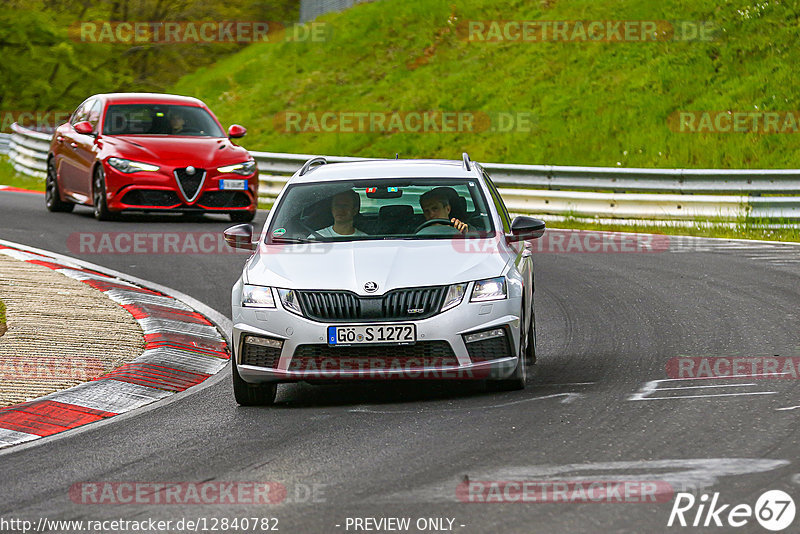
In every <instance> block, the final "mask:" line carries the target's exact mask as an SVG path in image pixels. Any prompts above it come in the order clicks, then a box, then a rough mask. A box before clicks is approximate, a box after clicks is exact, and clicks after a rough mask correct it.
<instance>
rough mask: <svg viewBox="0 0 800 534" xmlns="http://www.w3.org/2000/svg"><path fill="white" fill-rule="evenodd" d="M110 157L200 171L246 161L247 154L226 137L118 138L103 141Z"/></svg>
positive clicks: (119, 136)
mask: <svg viewBox="0 0 800 534" xmlns="http://www.w3.org/2000/svg"><path fill="white" fill-rule="evenodd" d="M101 139H102V143H104V144H105V145H106V146H104V147H103V148H104V151H105V152H106V153H107V154H108V155H109V156H117V157H120V158H126V159H132V160H136V161H142V162H145V163H154V164H156V165H166V166H171V167H185V166H187V165H194V166H195V167H198V168H205V169H208V168H211V167H213V166H220V165H228V164H231V163H239V162H242V161H246V160H247V159H248V158H249V157H250V156H249V155H248V153H247V151H246V150H245V149H244V148H242V147H240V146H236V145H234V144H233V143H231V141H230V140H229V139H228V138H226V137H165V136H145V135H115V136H104V137H102V138H101Z"/></svg>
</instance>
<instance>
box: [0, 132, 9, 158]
mask: <svg viewBox="0 0 800 534" xmlns="http://www.w3.org/2000/svg"><path fill="white" fill-rule="evenodd" d="M9 144H11V134H4V133H0V154H3V155H5V154H8V145H9Z"/></svg>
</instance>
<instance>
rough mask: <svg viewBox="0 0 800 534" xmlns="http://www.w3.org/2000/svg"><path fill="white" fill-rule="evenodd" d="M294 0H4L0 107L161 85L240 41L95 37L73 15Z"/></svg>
mask: <svg viewBox="0 0 800 534" xmlns="http://www.w3.org/2000/svg"><path fill="white" fill-rule="evenodd" d="M297 9H298V7H297V2H296V0H260V1H255V2H254V1H252V0H227V1H226V2H224V3H220V2H215V1H211V0H199V1H197V2H186V1H185V0H116V1H114V2H86V1H82V0H4V1H3V6H2V7H1V8H0V80H2V83H0V110H5V111H33V110H35V111H51V110H57V111H72V110H73V109H74V108H75V107H76V106H77V105H78V104H79V103H80V102H81V101H83V100H84V99H85V98H86V97H87V96H89V95H92V94H95V93H101V92H114V91H128V92H129V91H153V92H166V91H168V90H169V89H170V88H171V86H172V85H173V84H174V83H175V82H176V81H177V80H178V79H179V78H180V77H181V76H183V75H184V74H186V73H189V72H192V71H194V70H195V69H197V68H198V67H200V66H203V65H209V64H211V63H213V62H214V61H216V60H217V59H219V58H220V57H223V56H226V55H229V54H230V53H232V52H235V51H237V50H239V49H241V48H243V47H244V46H245V44H236V43H202V44H197V43H181V44H170V45H165V44H158V43H138V44H137V43H133V44H126V43H97V42H90V41H87V40H86V39H81V37H80V35H81V34H80V31H79V28H80V26H79V23H80V22H95V23H102V22H108V21H115V22H134V21H278V22H282V23H283V22H285V21H287V20H295V19H296V17H297Z"/></svg>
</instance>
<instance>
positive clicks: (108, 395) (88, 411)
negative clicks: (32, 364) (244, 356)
mask: <svg viewBox="0 0 800 534" xmlns="http://www.w3.org/2000/svg"><path fill="white" fill-rule="evenodd" d="M0 254H3V255H7V256H10V257H13V258H16V259H19V260H21V261H25V262H28V263H31V264H36V265H40V266H44V267H48V268H50V269H52V270H54V271H56V272H59V273H61V274H63V275H64V276H67V277H69V278H72V279H74V280H78V281H81V282H83V283H86V284H87V285H89V286H91V287H93V288H95V289H97V290H98V291H101V292H103V293H104V294H106V296H107V297H109V299H111V300H112V301H114V302H115V303H116V304H118V305H119V306H120V307H122V308H124V309H125V310H126V311H128V312H129V313H131V315H133V317H134V319H135V320H136V321H137V322H138V323H139V325H140V326H141V327H142V331H143V333H144V340H145V350H144V351H143V353H142V354H141V355H139V356H138V357H137V358H135V359H134V360H132V361H130V362H128V363H126V364H124V365H122V366H120V367H117V368H116V369H114V370H112V371H111V372H109V373H108V374H106V375H104V376H101V377H98V378H96V379H94V380H92V381H89V382H85V383H83V384H79V385H77V386H74V387H72V388H69V389H66V390H62V391H57V392H54V393H51V394H49V395H46V396H44V397H41V398H38V399H34V400H32V401H29V402H24V403H20V404H16V405H12V406H7V407H5V408H0V449H3V448H5V447H10V446H12V445H17V444H22V443H27V444H30V443H29V442H31V441H34V440H38V439H41V438H44V437H46V436H52V435H55V434H58V433H61V432H64V431H67V430H72V429H75V428H79V427H82V426H84V425H86V424H88V423H93V422H96V421H103V420H107V419H109V418H111V417H114V416H117V415H120V414H124V413H127V412H130V411H132V410H136V409H139V408H142V407H144V406H147V405H150V404H151V403H154V402H155V401H159V400H164V399H167V398H169V397H172V396H174V395H176V394H178V393H180V392H183V391H186V390H188V389H189V388H193V387H195V386H198V385H200V384H201V383H203V382H204V381H206V380H207V379H208V378H210V377H212V376H214V375H215V374H216V373H218V372H219V371H221V370H222V369H224V368H225V367H226V366H227V364H228V358H229V352H228V341H227V332H229V331H230V326H231V323H230V321H229V320H228V319H227V318H226V317H224V316H223V315H222V314H220V313H219V312H217V311H215V310H213V309H211V308H209V307H208V306H206V305H204V304H202V303H200V302H199V301H197V300H195V299H193V298H191V297H189V296H188V295H184V294H183V293H180V292H178V291H175V290H173V289H170V288H166V287H164V286H161V285H159V284H155V283H152V282H148V281H146V280H142V279H139V278H136V277H132V276H129V275H126V274H123V273H120V272H117V271H114V270H111V269H106V268H104V267H101V266H98V265H94V264H91V263H88V262H84V261H82V260H77V259H75V258H70V257H68V256H63V255H60V254H56V253H53V252H49V251H45V250H41V249H36V248H33V247H28V246H25V245H21V244H18V243H13V242H9V241H5V240H0ZM4 452H5V451H4Z"/></svg>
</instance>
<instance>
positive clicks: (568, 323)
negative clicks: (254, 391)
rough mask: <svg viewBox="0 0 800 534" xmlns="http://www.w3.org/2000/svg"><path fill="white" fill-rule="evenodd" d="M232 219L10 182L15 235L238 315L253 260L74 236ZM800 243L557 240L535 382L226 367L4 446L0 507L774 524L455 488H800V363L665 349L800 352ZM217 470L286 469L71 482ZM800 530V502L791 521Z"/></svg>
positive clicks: (6, 202) (324, 527)
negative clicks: (92, 421)
mask: <svg viewBox="0 0 800 534" xmlns="http://www.w3.org/2000/svg"><path fill="white" fill-rule="evenodd" d="M263 220H264V214H263V213H262V214H260V215H259V218H258V219H257V223H262V222H263ZM230 224H231V223H230V222H228V220H227V218H223V217H206V218H205V219H203V220H201V221H196V220H195V221H192V220H189V221H187V220H185V219H180V218H173V217H164V216H160V217H155V216H135V217H130V218H127V219H126V220H124V221H121V222H111V223H99V222H97V221H95V220H94V219H93V218H92V217H91V212H90V210H89V209H87V208H78V209H76V210H75V213H73V214H52V213H48V212H47V211H46V210H45V208H44V199H43V198H42V196H40V195H30V194H20V193H0V236H1V237H2V238H4V239H7V240H10V241H15V242H19V243H23V244H26V245H30V246H34V247H39V248H43V249H47V250H51V251H54V252H59V253H62V254H67V255H71V256H75V257H78V258H81V259H85V260H87V261H91V262H94V263H97V264H100V265H103V266H105V267H108V268H111V269H116V270H119V271H122V272H124V273H128V274H131V275H134V276H137V277H140V278H143V279H147V280H151V281H154V282H157V283H159V284H163V285H165V286H168V287H171V288H174V289H177V290H179V291H182V292H184V293H186V294H188V295H190V296H192V297H195V298H196V299H198V300H200V301H202V302H204V303H206V304H208V305H209V306H211V307H212V308H214V309H216V310H218V311H220V312H221V313H223V314H224V315H226V316H230V305H229V294H230V287H231V286H232V284H233V282H234V281H235V279H236V278H237V277H238V275H239V271H240V269H241V266H242V264H243V262H244V259H245V257H244V256H240V255H232V254H178V255H175V254H171V255H141V254H79V253H76V250H75V247H74V246H73V247H72V248H70V246H69V245H68V243H70V241H69V239H68V238H69V235H70V234H73V233H75V232H100V231H108V232H116V231H126V232H142V231H147V232H184V231H185V232H220V231H222V230H223V229H224V228H226V227H227V226H229V225H230ZM73 239H74V237H73ZM78 252H79V251H78ZM797 256H798V254H797V252H796V249H793V248H791V247H768V250H767V249H762V248H760V247H758V246H754V247H748V246H734V247H733V248H729V247H722V246H720V247H716V246H711V247H706V248H704V249H702V250H698V251H684V252H682V253H673V252H669V251H668V252H661V253H649V254H640V253H627V254H623V253H594V254H591V253H561V254H550V253H541V254H538V255H536V256H535V265H536V302H535V307H536V318H537V330H538V357H539V362H538V365H537V368H538V374H537V376H536V378H535V380H534V381H533V382H532V383H530V384H529V386H528V388H527V389H526V390H524V391H522V392H512V393H490V392H487V391H485V390H484V388H482V387H481V386H479V385H477V384H454V383H445V384H441V383H431V384H419V383H413V384H412V383H404V384H382V385H371V384H344V385H333V386H312V385H307V384H292V385H284V386H281V388H280V389H279V392H278V403H277V406H275V407H271V408H242V407H238V406H237V405H236V404H235V403H234V400H233V394H232V390H231V384H230V379H229V376H228V373H227V372H224V371H223V372H222V373H220V375H217V377H215V378H212V379H211V381H210V383H209V384H207V385H206V386H205V387H199V388H196V389H192V390H189V391H187V392H185V393H182V394H179V395H176V396H175V398H174V399H173V400H172V401H169V402H166V403H162V404H159V405H157V407H155V408H149V409H143V410H140V411H135V412H132V413H130V414H126V415H124V416H121V417H117V418H114V419H112V420H110V421H109V422H107V423H101V424H96V425H90V426H87V427H84V428H83V429H78V430H76V431H70V432H66V433H64V434H61V435H59V436H57V437H53V438H45V439H43V440H39V441H37V442H36V443H35V444H32V445H30V446H24V447H16V448H11V449H9V450H7V451H4V452H3V453H2V454H0V473H1V474H2V475H1V478H2V481H0V517H2V518H5V519H9V518H25V519H30V520H32V521H34V522H37V521H38V520H39V519H40V518H48V519H50V520H53V519H62V520H66V519H75V520H103V519H108V520H110V519H118V518H124V519H129V520H144V519H148V518H155V519H163V520H173V521H176V520H179V519H181V518H189V519H198V518H207V519H211V518H223V517H227V518H235V517H271V518H277V520H278V528H279V532H284V533H314V532H355V531H357V530H355V529H354V526H353V524H352V520H353V518H365V517H371V518H376V519H379V518H388V517H408V518H410V519H411V525H412V527H411V529H410V530H408V532H418V531H420V530H417V528H416V521H417V520H418V519H421V518H449V519H453V520H454V522H453V526H452V530H453V531H455V532H463V533H472V532H515V533H516V532H520V533H525V532H695V531H696V532H704V531H709V530H711V531H717V532H721V531H734V530H735V531H736V532H767V531H766V530H765V529H763V528H762V527H761V526H760V525H759V524H758V523H757V522H756V521H755V519H753V518H750V520H749V522H748V523H747V524H746V525H745V526H743V527H741V528H737V529H733V528H731V527H728V526H726V527H723V528H714V527H709V528H700V527H698V528H692V527H691V526H690V527H687V528H678V527H673V528H668V527H667V520H668V519H669V516H670V511H671V509H672V505H673V502H674V495H671V494H668V495H667V496H666V498H665V499H663V500H664V501H665V502H656V503H652V502H650V503H637V504H634V503H619V502H611V503H608V502H595V503H579V502H571V503H564V502H559V503H519V502H510V503H497V502H492V503H464V502H460V501H459V499H458V498H457V487H458V485H459V484H460V483H462V482H464V481H465V480H466V478H468V479H469V480H471V481H497V480H500V481H503V480H505V481H508V480H526V481H543V480H551V481H553V480H555V481H583V482H589V481H609V480H628V481H656V482H660V483H663V482H666V483H668V484H669V485H670V487H672V488H673V490H674V491H679V490H680V489H682V488H691V487H693V488H694V493H695V494H697V495H698V496H699V495H702V494H708V495H712V494H713V493H714V492H719V494H720V495H719V502H720V503H728V504H739V503H744V504H749V505H751V506H753V505H754V504H755V503H756V500H757V499H758V497H759V496H760V495H761V494H762V493H763V492H764V491H766V490H772V489H780V490H783V491H785V492H787V493H789V494H790V495H791V496H793V497H794V499H795V501H798V497H800V491H799V490H800V465H799V462H798V456H799V455H798V453H799V452H800V435H799V434H798V425H797V421H798V416H800V388H798V381H797V380H796V379H791V378H790V379H758V378H755V379H753V378H750V379H725V378H720V379H714V380H710V381H709V380H704V381H697V380H693V381H673V382H669V381H667V382H653V381H656V380H664V379H667V378H669V376H668V374H667V371H666V365H667V362H668V361H669V360H670V359H671V358H676V357H680V356H729V357H750V356H774V355H780V356H800V329H798V316H799V314H800V311H798V310H800V296H799V295H798V287H800V284H799V283H798V282H799V281H800V280H799V279H798V274H800V263H799V262H798V258H797ZM323 268H324V267H323ZM648 383H649V384H648ZM698 384H700V385H699V386H698ZM711 385H713V386H714V387H713V388H712V387H707V386H711ZM676 387H678V388H682V389H672V390H670V391H667V390H666V389H664V388H676ZM686 388H689V389H686ZM710 395H714V396H710ZM465 477H466V478H465ZM206 481H219V482H229V481H257V482H265V481H276V482H280V483H282V484H284V485H285V487H286V488H287V491H288V498H287V499H286V500H285V501H284V502H282V503H281V504H277V505H259V506H253V505H245V504H234V505H231V504H221V505H220V504H171V505H159V504H83V503H81V502H80V499H76V500H77V501H78V502H75V500H73V499H71V498H70V493H69V492H70V488H71V487H73V485H74V484H79V483H86V482H100V483H103V482H153V483H158V482H206ZM313 487H316V491H317V493H316V496H308V495H307V490H308V489H310V488H313ZM798 502H800V501H798ZM696 511H697V507H696V506H695V507H694V508H693V509H692V510H691V511H689V512H687V513H686V518H687V520H688V521H690V522H691V521H692V520H693V519H694V514H695V512H696ZM722 517H723V519H724V517H725V514H723V516H722ZM348 518H350V521H351V523H348ZM444 524H445V525H447V524H448V523H447V522H445V523H444ZM348 525H349V528H348ZM798 525H800V518H797V519H795V521H794V524H793V526H792V527H790V528H789V529H788V530H787V532H788V531H792V530H793V529H794V531H795V532H797V531H798V530H797V526H798ZM208 526H211V523H208ZM172 531H174V532H179V531H178V530H172ZM227 531H228V532H235V530H233V529H230V528H229V529H228V530H227ZM251 531H252V529H251ZM358 531H361V532H363V531H364V530H358Z"/></svg>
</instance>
